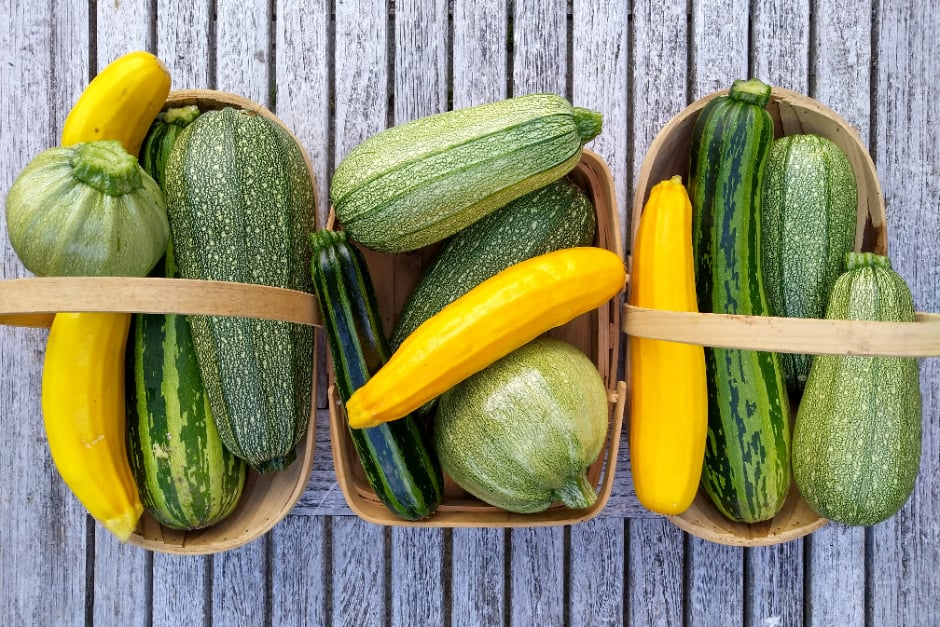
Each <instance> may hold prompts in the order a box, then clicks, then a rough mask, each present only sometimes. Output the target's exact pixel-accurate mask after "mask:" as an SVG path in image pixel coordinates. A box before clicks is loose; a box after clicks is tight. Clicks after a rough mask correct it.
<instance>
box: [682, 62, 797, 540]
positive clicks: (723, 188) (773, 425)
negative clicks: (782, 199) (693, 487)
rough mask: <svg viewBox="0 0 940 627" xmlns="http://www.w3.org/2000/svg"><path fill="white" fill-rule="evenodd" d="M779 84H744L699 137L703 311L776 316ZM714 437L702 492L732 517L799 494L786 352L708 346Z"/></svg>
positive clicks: (699, 129) (702, 125)
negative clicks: (767, 285) (773, 258)
mask: <svg viewBox="0 0 940 627" xmlns="http://www.w3.org/2000/svg"><path fill="white" fill-rule="evenodd" d="M769 97H770V87H769V86H767V85H765V84H764V83H762V82H760V81H759V80H756V79H752V80H749V81H735V82H734V84H733V85H732V87H731V90H730V93H729V94H728V95H725V96H720V97H717V98H715V99H713V100H712V101H711V102H709V103H708V104H707V105H706V106H705V108H704V109H702V111H701V113H700V114H699V116H698V119H697V120H696V122H695V127H694V129H693V134H692V147H691V161H690V172H689V178H688V180H689V196H690V198H691V200H692V208H693V213H692V223H693V224H692V242H693V249H694V253H695V259H696V268H695V279H696V294H697V296H698V305H699V311H702V312H713V313H730V314H747V315H758V316H759V315H767V313H768V306H767V296H766V294H765V291H764V285H763V271H762V268H761V233H760V213H761V188H762V183H763V178H764V169H765V167H766V164H767V156H768V154H769V151H770V144H771V141H772V140H773V121H772V120H771V118H770V115H769V114H768V113H767V111H766V110H765V109H764V107H765V105H766V103H767V100H768V99H769ZM705 358H706V359H705V361H706V372H707V377H708V437H707V446H706V450H705V463H704V466H703V470H702V485H703V487H704V489H705V492H706V493H707V494H708V495H709V497H710V498H711V500H712V501H713V502H714V503H715V506H716V507H717V508H718V509H719V510H720V511H721V512H722V513H723V514H724V515H725V516H727V517H728V518H730V519H732V520H735V521H740V522H748V523H751V522H757V521H761V520H766V519H769V518H772V517H773V516H774V514H775V513H776V512H777V511H778V510H779V509H780V507H781V506H782V505H783V502H784V500H785V499H786V497H787V493H788V492H789V487H790V416H789V403H788V399H787V394H786V389H785V387H784V381H783V369H782V367H781V365H780V359H779V357H778V356H777V354H776V353H767V352H757V351H747V350H737V349H725V348H707V349H706V351H705Z"/></svg>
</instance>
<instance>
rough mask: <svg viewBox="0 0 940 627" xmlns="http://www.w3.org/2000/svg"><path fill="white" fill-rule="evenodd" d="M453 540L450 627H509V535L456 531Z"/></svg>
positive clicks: (462, 529) (473, 530) (478, 530)
mask: <svg viewBox="0 0 940 627" xmlns="http://www.w3.org/2000/svg"><path fill="white" fill-rule="evenodd" d="M451 533H452V536H451V542H452V547H451V553H452V558H451V564H452V566H451V588H452V591H451V595H450V599H451V606H450V617H449V618H450V624H451V625H461V626H465V627H489V626H490V625H505V624H507V620H506V613H507V612H508V611H509V605H510V600H509V599H508V598H507V597H506V585H507V581H506V580H507V577H508V573H507V572H506V569H505V566H506V563H507V559H508V555H507V552H506V542H507V535H508V534H509V532H508V531H505V530H503V529H470V528H461V529H454V530H453V531H452V532H451Z"/></svg>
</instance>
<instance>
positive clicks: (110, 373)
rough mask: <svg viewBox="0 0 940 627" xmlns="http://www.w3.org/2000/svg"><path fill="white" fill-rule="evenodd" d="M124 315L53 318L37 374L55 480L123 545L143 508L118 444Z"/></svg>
mask: <svg viewBox="0 0 940 627" xmlns="http://www.w3.org/2000/svg"><path fill="white" fill-rule="evenodd" d="M129 324H130V317H129V316H127V315H124V314H76V313H60V314H57V315H56V317H55V320H54V321H53V323H52V328H51V329H50V331H49V340H48V342H47V344H46V361H45V367H44V368H43V372H42V388H43V395H42V413H43V416H44V420H45V425H46V437H47V438H48V440H49V450H50V452H51V453H52V459H53V461H54V462H55V465H56V468H58V470H59V474H61V475H62V479H64V480H65V483H66V484H67V485H68V486H69V488H71V490H72V492H74V493H75V495H76V496H77V497H78V499H79V500H80V501H81V502H82V505H84V506H85V508H86V509H87V510H88V511H89V513H90V514H91V515H92V516H94V517H95V518H96V519H98V520H100V521H101V522H102V523H103V524H104V526H105V527H107V528H108V530H109V531H111V532H112V533H114V534H115V535H116V536H117V537H118V538H120V539H121V540H126V539H127V538H128V536H130V534H131V533H132V532H133V531H134V527H135V526H136V525H137V520H138V518H140V515H141V514H142V513H143V506H142V505H141V502H140V498H139V496H138V494H137V486H136V485H135V483H134V479H133V476H132V475H131V470H130V466H129V465H128V463H127V454H126V449H125V445H124V441H125V439H126V437H127V436H126V434H125V432H124V420H125V417H124V347H125V344H126V342H127V331H128V328H129Z"/></svg>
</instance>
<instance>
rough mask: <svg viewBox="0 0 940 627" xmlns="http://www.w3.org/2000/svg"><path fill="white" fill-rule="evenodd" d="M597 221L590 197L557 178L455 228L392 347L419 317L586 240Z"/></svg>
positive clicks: (427, 273) (403, 318)
mask: <svg viewBox="0 0 940 627" xmlns="http://www.w3.org/2000/svg"><path fill="white" fill-rule="evenodd" d="M596 227H597V217H596V215H595V210H594V205H593V204H591V200H590V199H589V198H588V197H587V196H586V195H585V194H584V192H582V191H581V189H580V188H579V187H578V186H577V185H575V184H574V183H572V182H571V181H570V180H568V179H567V178H561V179H559V180H558V181H555V182H553V183H549V184H548V185H546V186H545V187H542V188H540V189H537V190H536V191H534V192H530V193H528V194H526V195H525V196H523V197H521V198H518V199H517V200H514V201H512V202H511V203H509V204H508V205H506V206H505V207H501V208H499V209H497V210H496V211H494V212H493V213H491V214H489V215H488V216H486V217H484V218H482V219H480V220H478V221H477V222H475V223H473V224H471V225H470V226H468V227H467V228H465V229H463V230H461V231H459V232H458V233H456V234H455V235H454V236H453V237H451V238H450V239H448V240H447V242H446V243H445V244H444V245H443V246H442V247H441V249H440V250H439V251H438V252H437V254H436V255H435V257H434V259H433V260H432V261H431V264H430V265H429V266H428V269H427V270H426V271H425V272H424V274H423V275H422V276H421V279H420V280H419V281H418V284H417V285H416V286H415V289H414V290H413V291H412V293H411V295H410V296H409V297H408V301H407V302H406V303H405V305H404V307H403V308H402V311H401V314H400V315H399V318H398V322H397V323H396V325H395V329H394V330H393V331H392V336H391V339H390V344H391V347H392V350H393V351H394V350H395V349H396V348H398V346H399V345H400V344H401V343H402V341H403V340H404V339H405V338H406V337H408V335H410V334H411V332H412V331H414V330H415V329H417V328H418V326H419V325H420V324H421V323H422V322H424V321H425V320H427V319H428V318H430V317H431V316H433V315H434V314H436V313H437V312H439V311H440V310H441V309H443V308H444V306H445V305H447V304H449V303H451V302H453V301H454V300H456V299H457V298H458V297H459V296H461V295H463V294H465V293H466V292H468V291H469V290H470V289H471V288H473V287H476V286H477V285H479V284H480V283H482V282H483V281H485V280H486V279H488V278H490V277H491V276H493V275H494V274H496V273H497V272H499V271H500V270H503V269H505V268H508V267H509V266H511V265H513V264H514V263H519V262H520V261H524V260H526V259H529V258H531V257H535V256H536V255H541V254H544V253H547V252H551V251H553V250H559V249H561V248H570V247H572V246H588V245H590V244H591V243H592V242H593V241H594V231H595V229H596Z"/></svg>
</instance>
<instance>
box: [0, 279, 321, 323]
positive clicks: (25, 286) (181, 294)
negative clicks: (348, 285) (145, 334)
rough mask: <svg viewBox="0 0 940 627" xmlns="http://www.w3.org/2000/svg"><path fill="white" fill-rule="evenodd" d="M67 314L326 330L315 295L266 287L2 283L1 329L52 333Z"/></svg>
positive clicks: (177, 282)
mask: <svg viewBox="0 0 940 627" xmlns="http://www.w3.org/2000/svg"><path fill="white" fill-rule="evenodd" d="M62 311H69V312H116V313H154V314H167V313H177V314H195V315H206V316H237V317H242V318H263V319H268V320H284V321H287V322H296V323H298V324H307V325H314V326H322V323H321V322H320V310H319V308H318V307H317V303H316V298H314V296H313V295H312V294H308V293H306V292H299V291H295V290H288V289H284V288H280V287H269V286H267V285H253V284H248V283H228V282H221V281H199V280H193V279H165V278H149V277H148V278H136V277H133V278H132V277H43V278H28V279H12V280H8V281H0V324H6V325H13V326H28V327H49V326H50V325H51V324H52V319H53V318H54V317H55V314H56V313H57V312H62Z"/></svg>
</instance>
